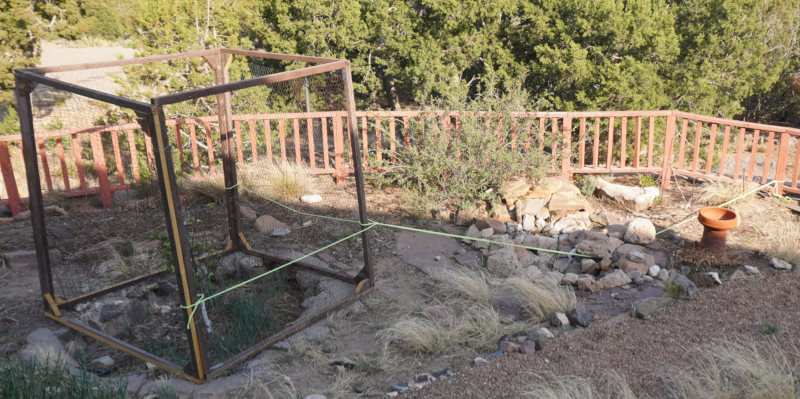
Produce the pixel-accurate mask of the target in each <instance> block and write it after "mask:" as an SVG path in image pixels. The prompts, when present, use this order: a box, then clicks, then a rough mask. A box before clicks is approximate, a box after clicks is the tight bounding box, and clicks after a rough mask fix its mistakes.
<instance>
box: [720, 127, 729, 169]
mask: <svg viewBox="0 0 800 399" xmlns="http://www.w3.org/2000/svg"><path fill="white" fill-rule="evenodd" d="M730 136H731V126H730V125H725V133H724V135H723V139H722V153H721V154H720V155H719V175H720V176H724V175H725V161H726V160H727V155H728V145H729V143H730Z"/></svg>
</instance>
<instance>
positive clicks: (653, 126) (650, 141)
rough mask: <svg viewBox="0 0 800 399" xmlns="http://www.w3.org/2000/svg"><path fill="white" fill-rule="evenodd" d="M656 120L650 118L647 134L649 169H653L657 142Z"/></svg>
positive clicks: (652, 117)
mask: <svg viewBox="0 0 800 399" xmlns="http://www.w3.org/2000/svg"><path fill="white" fill-rule="evenodd" d="M655 132H656V118H655V117H654V116H651V117H650V126H649V128H648V134H647V167H648V168H651V167H653V141H655V138H654V137H655Z"/></svg>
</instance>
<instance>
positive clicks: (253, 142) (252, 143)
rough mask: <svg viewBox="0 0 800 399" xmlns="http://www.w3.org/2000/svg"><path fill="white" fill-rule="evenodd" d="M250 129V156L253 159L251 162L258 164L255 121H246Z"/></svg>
mask: <svg viewBox="0 0 800 399" xmlns="http://www.w3.org/2000/svg"><path fill="white" fill-rule="evenodd" d="M247 124H248V126H249V127H250V156H252V157H253V160H252V162H258V140H256V120H255V119H250V120H249V121H247Z"/></svg>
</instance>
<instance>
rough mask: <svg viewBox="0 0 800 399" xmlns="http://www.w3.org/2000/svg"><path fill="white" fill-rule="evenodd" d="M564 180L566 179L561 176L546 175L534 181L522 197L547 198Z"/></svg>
mask: <svg viewBox="0 0 800 399" xmlns="http://www.w3.org/2000/svg"><path fill="white" fill-rule="evenodd" d="M565 182H567V180H566V179H564V178H562V177H546V178H544V179H542V180H540V181H539V182H538V183H536V184H535V185H534V186H533V188H532V189H531V190H530V191H528V192H527V193H526V194H525V195H524V196H523V198H547V197H549V196H550V195H552V194H553V193H555V192H556V191H558V190H559V189H561V186H563V185H564V183H565Z"/></svg>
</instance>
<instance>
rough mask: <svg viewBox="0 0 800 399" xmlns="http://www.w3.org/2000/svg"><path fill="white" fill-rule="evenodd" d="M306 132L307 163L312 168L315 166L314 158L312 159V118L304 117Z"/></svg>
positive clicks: (313, 149)
mask: <svg viewBox="0 0 800 399" xmlns="http://www.w3.org/2000/svg"><path fill="white" fill-rule="evenodd" d="M306 134H308V165H309V167H310V168H311V169H312V170H313V169H316V168H317V163H316V160H315V159H314V152H315V151H316V148H315V147H314V120H313V119H311V118H306Z"/></svg>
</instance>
